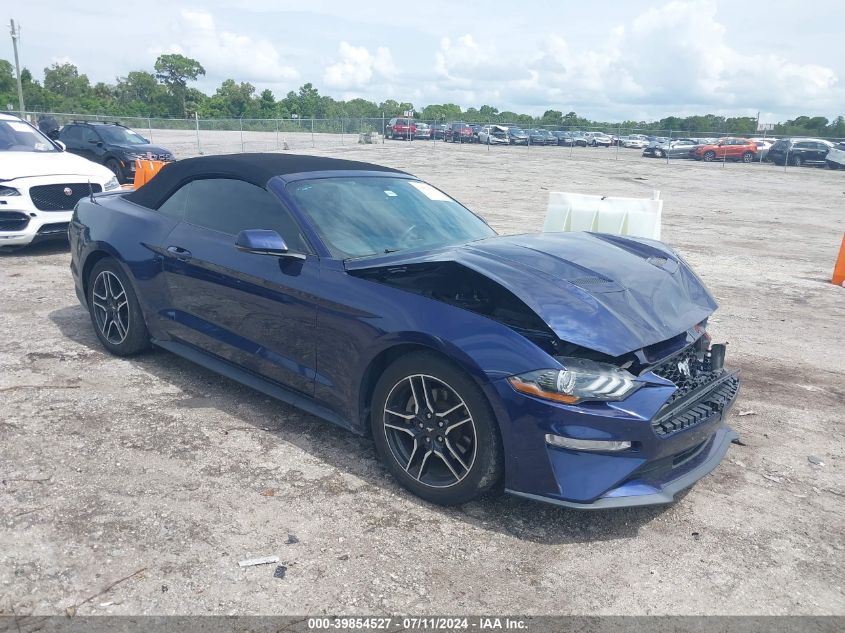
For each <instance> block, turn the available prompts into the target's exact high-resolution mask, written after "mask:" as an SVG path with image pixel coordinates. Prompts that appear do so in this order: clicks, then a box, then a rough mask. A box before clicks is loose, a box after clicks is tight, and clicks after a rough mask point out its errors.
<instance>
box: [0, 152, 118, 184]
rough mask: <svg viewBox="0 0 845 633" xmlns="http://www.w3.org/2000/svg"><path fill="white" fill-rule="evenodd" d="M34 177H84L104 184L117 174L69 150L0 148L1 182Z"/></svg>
mask: <svg viewBox="0 0 845 633" xmlns="http://www.w3.org/2000/svg"><path fill="white" fill-rule="evenodd" d="M33 176H82V177H84V178H90V179H91V180H92V181H94V182H100V183H104V182H107V181H108V180H109V179H110V178H111V177H112V176H114V174H112V173H111V171H109V170H108V169H107V168H106V167H103V166H102V165H98V164H97V163H94V162H92V161H90V160H88V159H87V158H82V157H81V156H76V155H74V154H70V153H68V152H7V151H0V182H3V181H7V180H15V179H17V178H30V177H33Z"/></svg>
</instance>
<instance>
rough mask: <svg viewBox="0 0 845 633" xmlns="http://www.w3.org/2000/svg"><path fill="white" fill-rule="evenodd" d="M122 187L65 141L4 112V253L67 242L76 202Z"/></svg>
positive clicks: (0, 200) (0, 146)
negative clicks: (68, 149) (70, 150)
mask: <svg viewBox="0 0 845 633" xmlns="http://www.w3.org/2000/svg"><path fill="white" fill-rule="evenodd" d="M89 183H90V185H89ZM119 186H120V185H119V184H118V182H117V178H116V177H115V175H114V174H113V173H112V172H110V171H109V170H108V169H106V168H105V167H103V166H102V165H98V164H96V163H93V162H91V161H89V160H85V159H84V158H80V157H79V156H74V155H73V154H70V153H68V152H65V151H64V144H63V143H62V142H61V141H53V140H52V139H50V138H48V137H47V136H46V135H45V134H43V133H42V132H40V131H39V130H38V129H36V128H35V127H33V126H32V125H30V124H29V123H27V122H26V121H24V120H22V119H19V118H18V117H16V116H12V115H10V114H0V250H4V251H7V250H12V249H14V248H19V247H22V246H25V245H27V244H34V243H37V242H43V241H46V240H55V239H59V240H66V239H67V225H68V222H69V221H70V216H71V213H72V211H73V207H74V205H75V204H76V203H77V201H78V200H79V199H80V198H82V197H84V196H88V195H90V193H91V192H100V191H104V190H106V191H107V190H111V189H116V188H117V187H119Z"/></svg>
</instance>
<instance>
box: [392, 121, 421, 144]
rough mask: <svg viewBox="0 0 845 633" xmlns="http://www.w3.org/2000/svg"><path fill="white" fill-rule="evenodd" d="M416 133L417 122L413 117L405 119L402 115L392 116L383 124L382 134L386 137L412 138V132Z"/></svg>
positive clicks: (411, 139) (410, 139)
mask: <svg viewBox="0 0 845 633" xmlns="http://www.w3.org/2000/svg"><path fill="white" fill-rule="evenodd" d="M416 133H417V124H416V123H414V120H413V119H406V118H403V117H393V118H392V119H390V121H388V122H387V125H386V126H384V135H385V136H386V137H387V138H399V139H408V140H409V141H413V140H414V134H416Z"/></svg>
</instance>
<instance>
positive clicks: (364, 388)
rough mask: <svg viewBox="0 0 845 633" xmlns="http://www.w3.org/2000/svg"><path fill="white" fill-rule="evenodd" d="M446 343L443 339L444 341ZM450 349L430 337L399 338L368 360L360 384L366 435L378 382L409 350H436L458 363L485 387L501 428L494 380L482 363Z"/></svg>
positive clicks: (360, 420)
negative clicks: (487, 374) (463, 356)
mask: <svg viewBox="0 0 845 633" xmlns="http://www.w3.org/2000/svg"><path fill="white" fill-rule="evenodd" d="M441 343H442V341H441ZM448 351H449V350H447V349H446V348H444V346H442V345H437V344H436V343H435V342H430V341H422V340H419V341H403V342H396V343H394V344H391V345H389V346H388V347H386V348H384V349H382V350H381V351H379V352H378V353H377V354H376V355H375V356H373V357H372V358H371V359H370V361H369V362H368V363H367V366H366V368H365V369H364V371H363V372H362V374H361V381H360V383H359V387H358V420H357V421H358V424H359V425H360V430H361V431H362V432H363V434H364V435H369V434H370V425H369V423H368V420H369V416H370V407H371V403H372V398H373V393H374V392H375V387H376V384H377V383H378V380H379V378H380V377H381V375H382V374H383V373H384V371H385V370H386V369H387V368H388V367H389V366H390V365H391V364H392V363H393V362H394V361H396V360H398V359H399V358H401V357H402V356H404V355H406V354H410V353H413V352H429V353H432V354H434V355H436V356H438V357H439V358H441V359H442V360H444V361H446V362H447V363H449V364H451V365H454V366H455V367H456V368H458V369H460V370H461V371H463V372H464V373H466V374H467V375H468V376H469V377H470V379H471V380H472V381H473V382H474V383H475V384H476V385H477V386H478V387H479V389H481V392H482V393H483V394H484V397H485V398H486V400H487V402H488V404H489V405H490V409H491V410H492V411H493V415H494V417H495V418H496V423H497V424H498V425H499V427H500V430H501V419H500V415H501V410H500V407H499V406H498V404H497V402H496V400H495V393H496V392H495V388H494V387H493V385H492V384H491V383H490V380H489V379H488V378H487V376H486V374H485V373H484V371H483V370H482V369H481V368H480V367H478V366H477V365H476V364H475V363H474V362H473V361H472V360H471V359H470V358H469V357H466V358H462V357H461V356H462V354H460V353H458V354H449V353H448Z"/></svg>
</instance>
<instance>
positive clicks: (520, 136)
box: [508, 126, 528, 145]
mask: <svg viewBox="0 0 845 633" xmlns="http://www.w3.org/2000/svg"><path fill="white" fill-rule="evenodd" d="M508 141H509V142H510V144H511V145H528V133H527V132H526V131H525V130H523V129H522V128H519V127H515V126H511V127H509V128H508Z"/></svg>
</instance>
